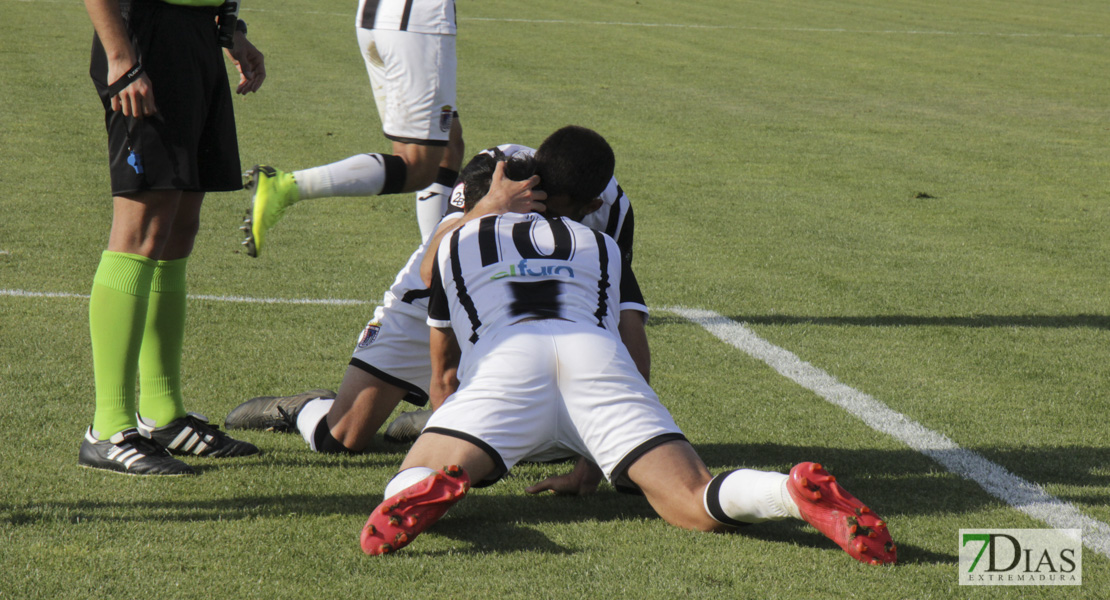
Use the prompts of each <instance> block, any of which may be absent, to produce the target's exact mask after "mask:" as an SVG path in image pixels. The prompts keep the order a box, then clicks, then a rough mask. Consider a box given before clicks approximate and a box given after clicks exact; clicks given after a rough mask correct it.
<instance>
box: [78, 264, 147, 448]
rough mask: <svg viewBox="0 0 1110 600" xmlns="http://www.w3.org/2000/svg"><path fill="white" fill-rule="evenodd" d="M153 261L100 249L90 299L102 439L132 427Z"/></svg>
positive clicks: (98, 428)
mask: <svg viewBox="0 0 1110 600" xmlns="http://www.w3.org/2000/svg"><path fill="white" fill-rule="evenodd" d="M154 267H155V261H154V260H152V259H149V258H146V257H144V256H139V255H137V254H125V253H122V252H111V251H107V250H106V251H105V252H104V253H103V254H102V255H101V256H100V265H99V266H98V267H97V269H96V276H95V277H94V278H93V286H92V295H91V296H90V298H89V333H90V335H91V338H92V356H93V375H94V377H95V380H96V412H95V413H94V415H93V430H95V431H96V433H97V434H98V436H99V438H100V439H101V440H106V439H108V438H109V437H111V436H112V435H114V434H115V433H118V432H120V431H123V430H124V429H127V428H129V427H134V426H135V375H136V371H137V370H138V364H139V346H140V345H141V343H142V339H143V323H144V321H145V320H146V313H147V301H148V299H149V296H150V280H151V277H153V275H154Z"/></svg>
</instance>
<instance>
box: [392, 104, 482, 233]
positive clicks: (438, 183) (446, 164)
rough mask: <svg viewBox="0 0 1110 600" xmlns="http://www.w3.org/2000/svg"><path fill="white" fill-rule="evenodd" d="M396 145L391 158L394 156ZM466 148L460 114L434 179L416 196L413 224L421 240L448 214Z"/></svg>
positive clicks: (453, 123) (452, 125)
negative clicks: (452, 191)
mask: <svg viewBox="0 0 1110 600" xmlns="http://www.w3.org/2000/svg"><path fill="white" fill-rule="evenodd" d="M396 153H397V152H396V143H395V144H394V154H396ZM465 153H466V148H465V145H464V143H463V137H462V124H461V123H460V122H459V114H458V112H456V113H455V114H454V119H452V121H451V133H450V135H449V136H448V138H447V148H446V150H445V151H444V153H443V159H442V160H440V162H439V165H438V169H437V170H436V174H435V179H434V181H432V183H431V185H429V186H427V187H425V188H424V189H422V190H420V191H418V192H416V222H417V224H418V225H419V226H420V238H421V239H424V240H426V239H428V236H430V235H431V234H432V232H434V231H435V229H436V226H437V225H439V221H440V219H442V218H443V215H444V214H445V213H446V212H447V201H448V200H450V199H451V190H452V189H453V188H454V187H455V183H456V181H457V180H458V178H459V170H460V169H462V163H463V155H464V154H465Z"/></svg>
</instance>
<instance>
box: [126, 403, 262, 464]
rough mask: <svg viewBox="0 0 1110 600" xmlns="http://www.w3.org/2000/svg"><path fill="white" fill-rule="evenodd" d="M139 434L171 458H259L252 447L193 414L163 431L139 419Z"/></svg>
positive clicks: (173, 422) (171, 424) (178, 420)
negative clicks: (163, 447)
mask: <svg viewBox="0 0 1110 600" xmlns="http://www.w3.org/2000/svg"><path fill="white" fill-rule="evenodd" d="M139 430H140V431H142V432H143V433H146V434H147V435H149V436H150V437H151V439H153V440H154V441H156V442H158V443H159V444H161V445H163V446H165V447H166V450H169V451H170V452H171V453H172V454H190V455H193V456H209V457H212V458H226V457H229V456H250V455H251V454H258V447H257V446H255V445H254V444H251V443H249V442H243V441H240V440H237V439H235V438H232V437H228V435H227V434H226V433H224V432H222V431H220V428H219V427H217V426H215V425H209V424H208V418H207V417H205V416H204V415H198V414H197V413H194V412H191V413H189V414H187V415H185V416H184V417H181V418H180V419H174V420H173V421H171V422H170V423H169V424H168V425H166V426H165V427H152V426H150V425H149V424H147V423H145V422H144V420H143V419H142V418H141V417H140V418H139Z"/></svg>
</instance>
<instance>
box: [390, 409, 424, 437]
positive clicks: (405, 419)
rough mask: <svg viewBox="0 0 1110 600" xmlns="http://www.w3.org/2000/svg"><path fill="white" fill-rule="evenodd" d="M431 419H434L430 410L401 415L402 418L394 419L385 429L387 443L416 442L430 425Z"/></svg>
mask: <svg viewBox="0 0 1110 600" xmlns="http://www.w3.org/2000/svg"><path fill="white" fill-rule="evenodd" d="M430 418H432V410H431V409H430V408H422V409H420V410H414V411H410V412H407V413H401V416H399V417H397V418H396V419H393V422H392V423H390V424H389V427H386V428H385V434H384V435H385V441H387V442H393V443H394V444H408V443H410V442H415V441H416V438H418V437H420V432H421V431H424V427H425V426H427V425H428V419H430Z"/></svg>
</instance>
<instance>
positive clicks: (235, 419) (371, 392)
mask: <svg viewBox="0 0 1110 600" xmlns="http://www.w3.org/2000/svg"><path fill="white" fill-rule="evenodd" d="M575 132H576V130H575V128H573V127H568V128H563V129H562V130H560V131H558V132H555V133H554V134H552V135H551V136H549V138H548V139H547V140H545V141H544V143H543V144H541V145H540V147H539V149H538V150H532V149H531V148H528V147H526V146H520V145H515V144H506V145H502V146H498V147H497V148H492V149H490V150H486V151H483V152H481V153H479V154H478V155H477V156H475V157H474V158H473V159H472V160H471V161H470V163H468V165H467V166H466V168H465V169H463V177H464V179H463V181H462V182H460V184H459V185H458V186H456V189H455V192H454V193H453V195H452V202H451V204H452V211H451V212H450V213H449V214H448V215H447V217H445V218H444V224H443V225H441V227H443V228H447V227H449V225H447V224H448V223H452V222H454V221H455V220H456V219H458V218H459V217H461V216H463V212H462V211H463V209H464V207H465V208H466V209H467V210H466V211H465V212H466V214H467V218H468V219H469V218H472V217H476V216H481V215H484V214H493V213H502V212H506V211H508V210H510V209H511V208H512V207H513V203H514V202H517V203H520V208H519V210H521V211H528V210H531V209H532V208H533V207H536V208H537V209H540V210H542V208H543V206H542V203H540V204H536V203H533V199H532V195H533V192H532V191H531V190H530V188H529V187H526V186H524V185H518V186H516V187H515V188H514V189H519V190H520V191H521V192H523V194H522V196H523V197H521V198H517V197H515V196H513V195H511V194H502V195H498V196H494V197H490V198H484V196H485V195H486V191H487V190H488V189H489V185H490V176H491V174H492V172H493V167H494V164H495V163H496V162H497V160H498V157H501V158H504V157H506V156H513V155H521V156H531V155H533V154H537V155H538V156H539V157H540V159H541V160H542V159H546V160H564V158H563V157H559V156H551V155H552V154H557V153H555V152H553V149H557V148H562V147H565V146H566V145H565V144H563V145H557V142H558V141H559V140H561V139H563V138H564V137H566V136H567V135H573V134H574V133H575ZM545 157H546V158H545ZM522 177H523V178H525V179H526V178H527V175H523V176H522ZM468 181H469V183H468ZM554 183H555V184H556V185H558V183H559V182H554ZM507 187H509V186H507ZM534 194H535V197H536V198H538V199H539V200H542V199H543V197H544V196H543V195H542V194H543V193H542V192H539V191H537V192H534ZM601 201H602V209H601V210H598V211H595V212H593V213H591V214H590V215H588V216H587V217H586V219H585V220H584V222H585V223H586V224H587V225H589V226H590V227H592V228H593V229H595V230H597V231H604V232H606V233H608V234H610V235H612V236H613V237H614V238H616V239H617V240H618V244H619V246H620V248H621V253H622V255H624V256H626V257H627V259H628V260H629V261H631V259H632V238H633V226H634V221H633V214H632V207H631V205H630V203H629V201H628V197H627V196H626V195H625V194H624V192H623V190H622V189H621V187H620V186H619V185H618V184H617V180H616V178H613V177H611V178H610V179H609V181H608V183H607V185H606V188H605V190H604V191H603V192H602V194H601ZM471 207H473V208H471ZM426 251H427V245H426V244H421V246H420V247H419V248H418V249H417V250H416V252H414V253H413V255H412V257H411V258H409V261H408V263H407V264H406V265H405V267H404V268H403V269H401V271H400V272H399V273H398V274H397V277H396V279H395V280H394V283H393V285H392V287H391V288H390V289H389V290H388V291H387V292H386V293H385V296H384V298H383V301H382V305H381V306H379V307H378V308H377V309H376V310H375V311H374V318H373V319H372V320H371V321H370V322H369V323H368V324H367V326H366V328H365V329H364V330H363V332H362V334H361V335H360V336H359V338H358V342H357V344H356V347H355V350H354V352H353V354H352V357H351V360H350V363H349V365H348V366H347V370H346V372H345V373H344V376H343V381H342V383H341V384H340V387H339V393H338V395H336V394H335V393H333V392H331V391H328V390H323V389H317V390H310V391H307V392H304V393H302V394H297V395H295V396H277V397H275V396H262V397H258V398H252V399H250V400H248V401H246V402H244V403H242V404H240V405H239V406H238V407H236V408H235V409H234V410H232V411H231V412H230V413H229V414H228V415H227V418H226V419H225V425H226V426H227V427H228V428H229V429H270V430H275V431H291V430H297V431H299V432H300V433H301V435H302V436H303V437H304V439H305V441H306V442H307V443H308V445H309V448H311V449H312V450H314V451H317V452H326V453H346V452H362V451H364V450H366V449H367V448H368V447H369V446H370V443H371V441H372V440H373V438H374V435H375V434H376V433H377V431H378V429H379V428H380V427H381V426H382V424H383V423H384V422H385V420H386V419H387V418H388V417H389V415H390V413H391V412H392V411H393V409H394V408H396V407H397V405H398V404H400V403H401V401H402V400H404V401H408V402H410V403H412V404H414V405H417V406H424V405H426V404H428V403H429V401H430V403H431V405H432V406H433V407H435V406H438V405H439V404H440V403H442V401H443V398H444V397H445V396H438V397H437V396H435V395H434V394H433V395H431V396H429V391H430V389H429V384H430V382H431V365H430V363H429V358H428V356H429V354H428V335H429V332H428V324H427V317H428V304H427V296H428V292H427V289H426V288H427V286H426V285H425V284H424V282H423V281H422V280H421V277H420V274H419V268H420V265H421V260H422V258H423V257H424V255H425V253H426ZM629 274H630V272H629ZM622 281H623V284H622V285H624V286H625V288H624V290H623V291H622V294H621V297H622V302H621V306H620V309H621V313H620V326H619V329H620V332H621V338H622V340H623V341H624V343H625V344H626V345H627V346H628V347H629V350H630V352H632V353H633V355H634V356H635V357H636V363H637V367H638V368H639V369H640V372H641V373H642V374H643V375H644V377H645V379H646V378H647V377H648V375H649V371H650V363H651V359H650V351H649V349H648V345H647V335H646V333H645V331H644V321H645V319H646V318H647V306H646V304H645V302H644V300H643V296H642V294H641V293H640V290H639V287H638V286H637V284H636V280H635V277H634V276H626V277H625V278H624V279H623V280H622ZM430 414H431V412H430V410H424V411H414V412H408V413H404V414H403V415H401V417H400V418H398V419H397V420H396V421H395V422H394V423H393V424H391V425H390V426H389V427H388V428H387V429H386V439H387V440H390V441H395V442H411V441H412V440H414V439H415V438H416V436H417V435H419V433H420V430H421V429H423V427H424V424H425V423H426V422H427V417H428V416H429V415H430Z"/></svg>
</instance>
